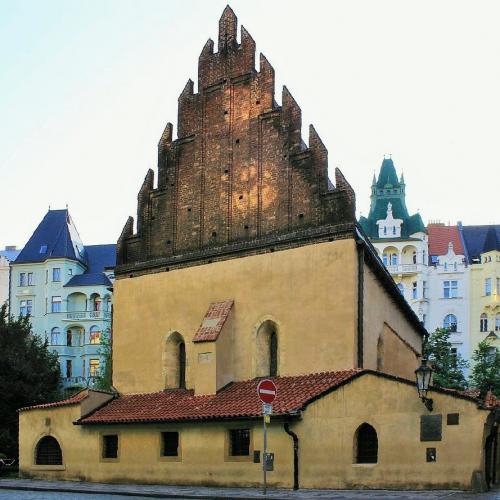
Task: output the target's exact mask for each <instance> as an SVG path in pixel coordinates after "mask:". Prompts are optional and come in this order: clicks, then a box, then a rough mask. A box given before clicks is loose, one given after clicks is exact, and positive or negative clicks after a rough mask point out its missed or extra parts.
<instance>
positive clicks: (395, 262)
mask: <svg viewBox="0 0 500 500" xmlns="http://www.w3.org/2000/svg"><path fill="white" fill-rule="evenodd" d="M391 265H393V266H397V265H398V254H397V253H393V254H392V255H391Z"/></svg>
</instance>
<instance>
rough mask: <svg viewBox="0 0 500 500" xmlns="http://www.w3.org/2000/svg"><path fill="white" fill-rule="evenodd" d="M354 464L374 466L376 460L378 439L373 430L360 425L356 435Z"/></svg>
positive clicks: (365, 425) (369, 426)
mask: <svg viewBox="0 0 500 500" xmlns="http://www.w3.org/2000/svg"><path fill="white" fill-rule="evenodd" d="M356 435H357V439H356V463H358V464H376V463H377V460H378V438H377V432H376V431H375V429H374V428H373V427H372V426H371V425H368V424H362V425H361V426H360V427H359V428H358V431H357V433H356Z"/></svg>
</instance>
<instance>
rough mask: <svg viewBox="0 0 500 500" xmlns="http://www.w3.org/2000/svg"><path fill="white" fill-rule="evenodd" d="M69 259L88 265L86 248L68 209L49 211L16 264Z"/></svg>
mask: <svg viewBox="0 0 500 500" xmlns="http://www.w3.org/2000/svg"><path fill="white" fill-rule="evenodd" d="M54 258H67V259H72V260H78V261H80V262H82V263H84V264H86V260H87V259H86V254H85V248H84V246H83V244H82V241H81V239H80V236H79V235H78V231H77V229H76V227H75V225H74V223H73V221H72V219H71V216H70V215H69V212H68V210H67V209H64V210H49V211H48V212H47V213H46V214H45V217H44V218H43V219H42V222H40V224H39V225H38V227H37V228H36V229H35V231H34V233H33V234H32V235H31V238H30V239H29V240H28V243H26V245H25V246H24V248H23V249H22V250H21V253H20V254H19V255H18V257H17V259H16V264H26V263H34V262H44V261H46V260H47V259H54Z"/></svg>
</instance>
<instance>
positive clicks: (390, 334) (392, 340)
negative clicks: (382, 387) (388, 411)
mask: <svg viewBox="0 0 500 500" xmlns="http://www.w3.org/2000/svg"><path fill="white" fill-rule="evenodd" d="M363 330H364V368H370V369H373V370H377V369H378V368H379V367H380V360H379V359H378V357H379V352H378V351H379V339H380V338H381V337H382V339H383V356H384V359H383V363H382V368H383V370H382V371H385V372H387V373H391V374H393V375H398V376H401V377H405V378H410V379H413V378H414V371H415V369H416V368H417V367H418V358H417V356H416V354H415V351H416V352H417V353H421V349H422V338H421V336H420V335H419V334H418V333H417V332H416V331H415V329H414V327H413V326H412V324H411V323H410V322H409V321H408V320H407V319H406V318H405V316H403V314H402V313H401V311H400V310H399V309H398V308H397V307H396V306H395V304H394V299H393V298H392V297H391V296H390V295H389V294H388V293H387V291H386V290H385V289H384V288H383V286H382V285H381V284H380V283H379V281H378V279H377V278H376V276H375V275H374V274H373V272H372V271H371V269H370V268H369V267H368V266H366V265H365V268H364V313H363ZM398 336H399V338H398Z"/></svg>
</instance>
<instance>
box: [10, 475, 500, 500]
mask: <svg viewBox="0 0 500 500" xmlns="http://www.w3.org/2000/svg"><path fill="white" fill-rule="evenodd" d="M2 489H10V490H25V491H41V492H60V493H87V494H89V495H94V496H95V495H122V496H130V497H134V496H135V497H144V498H184V499H224V500H227V499H233V498H234V499H237V500H255V499H258V498H270V499H272V500H290V499H297V500H300V499H326V498H328V499H329V498H346V499H356V498H358V499H360V498H380V499H399V498H403V499H404V498H419V499H422V500H424V499H425V500H435V499H443V498H446V499H450V500H456V499H470V500H486V499H487V500H500V492H498V491H496V492H494V491H491V492H488V493H481V494H473V493H469V492H461V491H443V490H439V491H438V490H434V491H418V492H417V491H387V490H369V491H367V490H364V491H361V490H354V491H353V490H299V491H290V490H274V489H273V490H268V493H267V496H266V497H264V495H263V493H262V490H261V489H255V488H217V487H202V486H199V487H194V486H164V485H136V484H106V483H84V482H71V481H37V480H29V479H0V493H1V491H2Z"/></svg>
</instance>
